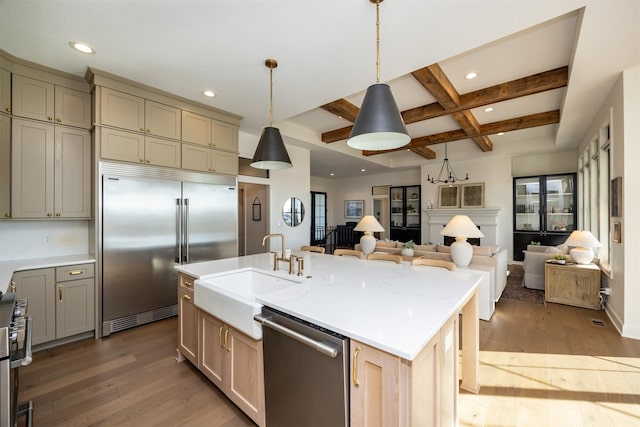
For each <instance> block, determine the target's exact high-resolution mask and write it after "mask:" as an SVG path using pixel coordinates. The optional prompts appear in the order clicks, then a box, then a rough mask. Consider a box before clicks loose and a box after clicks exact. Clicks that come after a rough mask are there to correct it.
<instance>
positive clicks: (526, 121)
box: [0, 0, 640, 177]
mask: <svg viewBox="0 0 640 427" xmlns="http://www.w3.org/2000/svg"><path fill="white" fill-rule="evenodd" d="M380 18H381V29H380V31H381V74H382V75H381V81H383V82H386V83H388V84H389V85H390V86H391V90H392V92H393V94H394V97H395V99H396V102H397V104H398V107H399V108H400V110H401V111H402V112H403V116H404V118H405V121H406V122H407V123H408V124H407V128H408V130H409V133H410V135H411V137H412V142H411V144H410V147H409V148H410V150H407V149H403V150H398V151H394V152H390V153H362V152H360V151H356V150H353V149H351V148H348V147H347V146H346V143H345V139H344V138H345V135H348V131H347V130H341V129H344V128H348V126H350V124H351V123H352V119H353V118H354V115H355V114H356V113H357V109H358V108H359V106H360V104H361V102H362V99H363V97H364V91H365V90H366V88H367V86H369V85H370V84H372V83H374V82H375V6H374V5H372V4H371V3H370V2H369V0H323V1H317V0H316V1H311V0H297V1H290V0H253V1H251V0H210V1H201V0H93V1H76V0H57V1H47V0H23V1H18V0H0V49H2V50H4V51H6V52H8V53H10V54H11V55H14V56H16V57H19V58H23V59H26V60H29V61H33V62H36V63H39V64H43V65H47V66H50V67H53V68H56V69H59V70H63V71H67V72H70V73H74V74H77V75H80V76H83V75H84V73H85V72H86V69H87V67H88V66H91V67H95V68H98V69H102V70H105V71H108V72H111V73H113V74H117V75H120V76H123V77H126V78H128V79H131V80H134V81H140V82H144V83H146V84H147V85H150V86H155V87H158V88H162V89H164V90H166V91H168V92H172V93H175V94H177V95H180V96H183V97H185V98H189V99H193V100H195V101H197V102H201V103H203V104H208V105H211V106H214V107H217V108H220V109H222V110H225V111H229V112H231V113H234V114H237V115H240V116H242V117H243V120H242V122H241V131H242V132H243V133H246V134H251V135H259V134H260V131H261V128H262V127H264V126H266V125H267V124H268V117H269V116H268V105H269V90H268V78H269V75H268V70H267V69H266V68H265V67H264V59H265V58H268V57H273V58H276V59H278V62H279V67H278V68H277V69H276V70H275V71H274V125H276V126H278V127H280V128H281V131H282V133H283V134H284V136H285V140H286V142H287V143H288V144H291V145H299V146H304V147H306V148H308V149H310V150H311V173H312V175H314V176H327V177H328V176H329V174H330V173H334V174H335V175H334V176H335V177H343V176H355V175H359V174H362V173H363V172H361V171H360V170H361V169H366V170H367V172H366V173H379V172H389V171H393V170H402V169H404V168H415V167H417V166H419V165H420V164H424V163H425V162H438V163H439V162H441V160H442V157H443V152H444V144H443V142H445V141H449V143H448V150H449V155H450V157H451V158H452V159H453V158H455V159H458V160H463V159H472V158H474V157H476V156H493V155H497V154H498V155H499V154H506V153H515V154H525V153H530V152H535V151H542V150H545V151H548V150H567V149H572V148H575V147H576V145H577V144H578V143H579V142H580V141H581V140H582V138H583V137H584V132H585V130H586V127H587V126H588V124H589V123H590V121H591V119H592V118H593V116H594V115H595V114H596V112H597V109H598V108H599V106H600V105H601V103H602V102H603V100H604V98H605V96H606V95H607V94H608V92H609V91H610V90H611V87H612V86H613V84H614V82H615V81H616V80H617V78H618V77H619V73H620V71H621V70H623V69H626V68H629V67H632V66H638V65H640V50H639V49H637V42H638V41H639V40H640V26H639V25H638V22H640V2H637V1H634V0H608V1H606V2H603V1H599V0H582V1H578V0H563V1H557V0H531V1H513V0H494V1H478V0H456V1H435V0H386V1H384V2H383V3H382V4H381V5H380ZM70 40H83V41H86V42H87V43H89V44H91V45H92V46H93V47H94V48H95V49H96V51H97V53H96V54H95V55H82V54H79V53H77V52H74V51H72V50H71V49H70V48H69V47H68V42H69V41H70ZM470 71H475V72H477V73H478V74H479V75H478V77H477V78H475V79H472V80H467V79H465V77H464V76H465V75H466V74H467V73H468V72H470ZM205 89H212V90H214V91H215V92H216V97H215V98H213V99H209V98H205V97H204V96H202V94H201V92H202V91H203V90H205ZM345 105H346V106H347V107H345ZM323 107H324V108H323ZM336 107H337V109H336ZM487 107H492V108H493V111H491V112H485V111H484V110H485V108H487ZM338 115H340V116H341V118H339V117H338ZM350 119H351V120H350ZM500 131H504V132H505V133H504V134H503V135H498V132H500ZM336 134H337V135H338V136H337V137H332V135H336ZM245 136H246V137H247V138H251V136H250V135H245ZM256 140H257V136H256ZM325 141H326V142H325ZM329 141H333V142H329ZM434 157H435V158H434ZM432 158H433V159H432Z"/></svg>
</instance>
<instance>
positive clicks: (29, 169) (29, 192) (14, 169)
mask: <svg viewBox="0 0 640 427" xmlns="http://www.w3.org/2000/svg"><path fill="white" fill-rule="evenodd" d="M11 141H12V144H11V150H12V152H11V177H12V180H11V210H12V213H11V216H12V217H13V218H47V217H52V216H53V211H54V209H53V208H54V205H53V194H54V181H53V174H54V172H53V168H54V161H53V159H54V156H53V154H54V127H53V126H52V125H48V124H46V123H37V122H29V121H24V120H15V119H14V121H13V135H12V138H11Z"/></svg>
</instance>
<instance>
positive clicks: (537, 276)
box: [522, 245, 571, 290]
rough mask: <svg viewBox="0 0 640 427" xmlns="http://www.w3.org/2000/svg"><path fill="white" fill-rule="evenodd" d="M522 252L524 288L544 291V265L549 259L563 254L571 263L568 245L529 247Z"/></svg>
mask: <svg viewBox="0 0 640 427" xmlns="http://www.w3.org/2000/svg"><path fill="white" fill-rule="evenodd" d="M522 252H524V261H523V263H522V270H523V272H524V275H523V277H522V286H524V287H525V288H529V289H542V290H544V265H545V263H546V262H547V260H548V259H552V258H555V256H556V255H558V254H563V255H565V256H566V257H567V261H568V262H571V257H570V256H569V248H568V247H567V246H566V245H558V246H544V245H528V246H527V250H526V251H522Z"/></svg>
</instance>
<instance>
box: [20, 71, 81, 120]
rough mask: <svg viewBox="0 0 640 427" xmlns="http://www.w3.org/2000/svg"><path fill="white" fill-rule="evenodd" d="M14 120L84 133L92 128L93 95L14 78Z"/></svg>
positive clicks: (27, 78) (51, 84) (25, 78)
mask: <svg viewBox="0 0 640 427" xmlns="http://www.w3.org/2000/svg"><path fill="white" fill-rule="evenodd" d="M11 111H12V113H13V115H14V116H19V117H25V118H30V119H35V120H41V121H44V122H51V123H58V124H62V125H65V126H74V127H80V128H84V129H89V128H90V127H91V94H89V93H85V92H81V91H79V90H75V89H70V88H67V87H64V86H58V85H54V84H53V83H49V82H45V81H40V80H36V79H32V78H29V77H24V76H21V75H17V74H14V75H13V80H12V107H11Z"/></svg>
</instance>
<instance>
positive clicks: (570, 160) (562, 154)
mask: <svg viewBox="0 0 640 427" xmlns="http://www.w3.org/2000/svg"><path fill="white" fill-rule="evenodd" d="M577 171H578V151H577V150H575V149H574V150H568V151H559V152H558V151H554V152H552V153H542V154H530V155H524V156H514V157H513V159H512V160H511V172H512V173H513V176H531V175H549V174H555V173H567V172H577Z"/></svg>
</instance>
